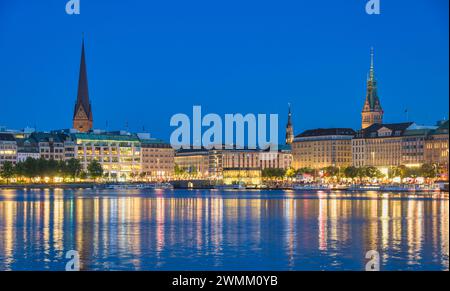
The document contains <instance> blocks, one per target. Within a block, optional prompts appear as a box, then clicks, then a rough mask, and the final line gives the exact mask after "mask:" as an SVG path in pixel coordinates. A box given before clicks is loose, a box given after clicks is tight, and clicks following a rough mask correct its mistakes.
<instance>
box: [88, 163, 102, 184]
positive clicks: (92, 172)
mask: <svg viewBox="0 0 450 291" xmlns="http://www.w3.org/2000/svg"><path fill="white" fill-rule="evenodd" d="M88 172H89V176H90V177H91V178H93V179H94V180H97V179H98V178H100V177H101V176H103V167H102V165H101V164H100V163H99V162H98V161H97V160H92V161H91V162H90V163H89V165H88Z"/></svg>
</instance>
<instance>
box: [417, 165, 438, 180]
mask: <svg viewBox="0 0 450 291" xmlns="http://www.w3.org/2000/svg"><path fill="white" fill-rule="evenodd" d="M437 175H438V167H437V166H436V165H434V164H423V165H422V166H421V167H420V176H422V177H424V178H431V179H433V178H436V177H437Z"/></svg>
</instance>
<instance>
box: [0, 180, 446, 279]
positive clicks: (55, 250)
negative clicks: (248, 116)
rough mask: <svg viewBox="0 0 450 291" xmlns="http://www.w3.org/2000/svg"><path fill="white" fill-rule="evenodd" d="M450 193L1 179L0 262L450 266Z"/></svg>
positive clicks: (110, 266)
mask: <svg viewBox="0 0 450 291" xmlns="http://www.w3.org/2000/svg"><path fill="white" fill-rule="evenodd" d="M448 214H449V200H448V194H439V193H438V194H417V195H415V194H398V193H397V194H394V193H377V192H368V193H348V192H332V193H325V192H320V191H318V192H301V191H215V190H59V189H55V190H49V189H47V190H6V189H3V190H2V189H0V270H64V269H65V266H66V263H67V261H68V259H66V258H65V255H66V252H68V251H70V250H76V251H78V253H79V256H80V264H81V269H82V270H364V269H365V265H366V263H367V261H368V260H367V259H366V258H365V255H366V252H368V251H370V250H376V251H378V252H379V254H380V264H381V267H380V268H381V270H448V269H449V258H448V257H449V222H448Z"/></svg>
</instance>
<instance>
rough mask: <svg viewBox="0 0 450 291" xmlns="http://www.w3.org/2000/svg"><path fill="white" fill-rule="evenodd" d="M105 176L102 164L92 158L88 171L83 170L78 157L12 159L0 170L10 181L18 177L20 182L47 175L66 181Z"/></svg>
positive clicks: (1, 174)
mask: <svg viewBox="0 0 450 291" xmlns="http://www.w3.org/2000/svg"><path fill="white" fill-rule="evenodd" d="M102 176H103V168H102V165H101V164H100V163H99V162H98V161H96V160H92V161H91V162H90V163H89V165H88V167H87V171H83V168H82V166H81V163H80V161H79V160H77V159H74V158H72V159H69V160H66V161H56V160H52V159H51V160H46V159H44V158H40V159H33V158H27V159H26V160H25V161H23V162H18V163H16V164H13V163H12V162H10V161H7V162H4V164H3V167H2V169H1V170H0V177H2V178H3V179H5V180H6V183H9V180H10V179H12V178H16V179H17V180H18V181H20V182H25V181H27V180H28V181H29V182H33V180H35V179H36V178H40V179H41V180H43V179H45V178H46V177H48V178H50V179H51V180H52V181H54V179H55V178H56V177H62V178H63V180H64V181H67V180H72V181H75V179H77V178H80V179H87V178H91V179H97V178H100V177H102Z"/></svg>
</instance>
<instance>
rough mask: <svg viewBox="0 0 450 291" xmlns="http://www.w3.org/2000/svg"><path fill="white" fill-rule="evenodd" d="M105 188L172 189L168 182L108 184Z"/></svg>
mask: <svg viewBox="0 0 450 291" xmlns="http://www.w3.org/2000/svg"><path fill="white" fill-rule="evenodd" d="M104 188H105V189H114V190H130V189H173V185H172V184H170V183H151V184H109V185H106V186H105V187H104Z"/></svg>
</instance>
